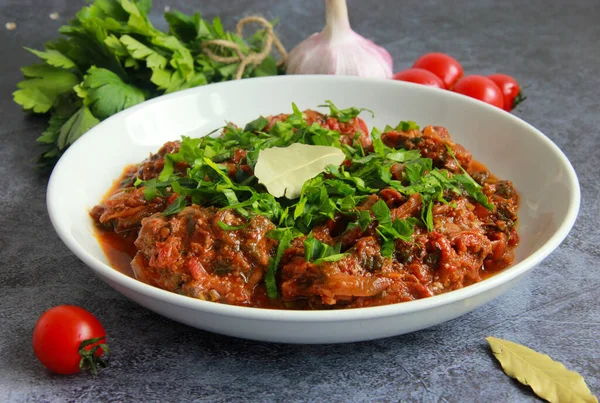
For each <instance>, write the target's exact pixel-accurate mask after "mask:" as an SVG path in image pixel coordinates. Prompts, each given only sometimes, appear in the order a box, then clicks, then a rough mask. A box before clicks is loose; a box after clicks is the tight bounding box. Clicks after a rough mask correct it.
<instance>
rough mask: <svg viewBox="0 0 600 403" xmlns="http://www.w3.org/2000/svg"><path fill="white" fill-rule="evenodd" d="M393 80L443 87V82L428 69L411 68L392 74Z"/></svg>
mask: <svg viewBox="0 0 600 403" xmlns="http://www.w3.org/2000/svg"><path fill="white" fill-rule="evenodd" d="M393 78H394V80H400V81H408V82H411V83H417V84H423V85H427V86H430V87H436V88H441V89H445V88H446V86H445V85H444V82H443V81H442V80H441V79H440V78H439V77H438V76H436V75H435V74H433V73H432V72H431V71H429V70H425V69H417V68H414V67H413V68H411V69H406V70H403V71H400V72H398V73H396V74H394V77H393Z"/></svg>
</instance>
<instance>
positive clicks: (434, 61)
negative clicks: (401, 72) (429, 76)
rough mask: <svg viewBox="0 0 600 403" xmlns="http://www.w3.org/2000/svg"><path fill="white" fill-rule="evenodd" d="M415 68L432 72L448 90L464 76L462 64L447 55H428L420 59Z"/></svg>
mask: <svg viewBox="0 0 600 403" xmlns="http://www.w3.org/2000/svg"><path fill="white" fill-rule="evenodd" d="M413 67H415V68H419V69H425V70H428V71H431V72H432V73H433V74H435V75H436V76H438V77H439V78H440V79H441V80H442V82H443V83H444V87H445V88H446V89H448V90H450V89H452V88H453V87H454V84H456V82H457V81H458V80H459V79H460V78H461V77H462V76H463V68H462V66H461V65H460V63H459V62H458V61H457V60H456V59H455V58H453V57H452V56H449V55H447V54H445V53H427V54H425V55H423V56H421V57H419V58H418V59H417V61H416V62H415V64H413Z"/></svg>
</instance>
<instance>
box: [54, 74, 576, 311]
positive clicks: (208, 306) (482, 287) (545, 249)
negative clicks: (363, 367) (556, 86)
mask: <svg viewBox="0 0 600 403" xmlns="http://www.w3.org/2000/svg"><path fill="white" fill-rule="evenodd" d="M249 81H252V82H256V81H264V82H267V81H269V82H270V81H310V82H315V81H316V82H318V81H328V82H329V81H340V82H347V83H349V84H352V83H358V82H361V83H369V85H383V86H397V87H398V88H401V87H410V88H412V89H413V90H417V91H422V92H424V93H432V94H433V93H435V94H436V96H442V97H454V98H455V99H456V101H457V102H463V103H465V104H467V105H469V104H470V105H472V106H473V107H475V108H482V109H487V110H488V111H490V112H492V113H495V114H504V115H503V117H504V118H505V119H510V120H512V121H513V122H514V123H516V124H518V125H520V126H522V127H523V129H525V130H527V131H530V132H531V134H532V135H534V136H536V137H538V139H539V140H540V141H542V142H544V143H546V145H547V146H548V147H549V148H550V150H551V151H552V152H553V153H554V155H555V156H556V157H557V158H558V159H559V160H560V161H562V163H563V166H564V168H565V172H566V178H567V181H568V183H569V185H570V188H571V192H570V194H569V207H568V211H567V214H566V215H565V216H564V219H563V220H562V222H561V223H560V226H559V227H558V230H557V231H556V232H555V233H554V235H552V236H551V237H550V239H548V241H547V242H545V243H544V244H543V245H542V246H540V247H539V248H538V249H537V250H536V251H535V252H534V253H532V254H531V255H529V256H528V257H526V258H525V259H524V260H523V261H522V262H519V263H518V264H516V265H514V266H511V267H509V268H507V269H505V270H504V271H502V272H501V273H498V274H496V275H494V276H492V277H490V278H488V279H486V280H484V281H481V282H479V283H476V284H472V285H470V286H468V287H464V288H461V289H459V290H454V291H450V292H448V293H445V294H440V295H436V296H433V297H429V298H423V299H418V300H414V301H408V302H400V303H396V304H389V305H381V306H374V307H365V308H351V309H335V310H311V311H299V310H282V309H267V308H255V307H245V306H235V305H227V304H223V303H217V302H210V301H202V300H198V299H195V298H191V297H187V296H184V295H180V294H176V293H173V292H170V291H166V290H163V289H160V288H157V287H153V286H151V285H148V284H146V283H143V282H141V281H139V280H137V279H135V278H132V277H130V276H127V275H126V274H123V273H121V272H119V271H118V270H116V269H114V268H113V267H111V266H110V265H108V264H106V263H104V262H102V261H100V260H99V259H96V258H95V257H93V256H92V255H91V254H89V253H88V252H87V251H86V250H85V249H84V248H83V247H82V246H81V245H79V243H78V242H77V241H75V239H74V237H73V236H72V235H71V233H70V232H69V230H68V228H65V226H63V225H61V223H60V222H58V219H57V217H56V215H55V214H54V212H55V211H58V210H59V209H60V203H58V202H59V200H60V194H59V193H58V192H57V191H56V190H55V189H56V187H57V182H58V179H59V178H60V176H61V172H62V171H63V170H64V169H66V168H67V167H68V164H69V160H70V156H71V155H75V154H76V153H77V152H78V150H79V149H80V148H85V146H86V142H87V141H88V140H87V139H89V138H90V137H91V136H94V135H95V133H96V132H99V131H100V130H101V129H102V127H103V126H104V124H106V122H107V121H109V120H114V119H120V118H124V117H125V116H127V115H128V114H132V113H135V112H136V111H137V110H138V109H142V108H146V107H147V106H148V105H151V104H154V103H160V102H165V101H168V100H170V99H173V98H177V97H182V96H186V95H188V94H190V93H192V92H202V91H205V89H206V88H210V89H211V90H215V89H216V88H218V87H220V86H231V85H244V84H248V83H249ZM46 198H47V207H48V213H49V216H50V220H51V222H52V225H53V226H54V229H55V231H56V232H57V234H58V235H59V237H60V238H61V240H62V241H63V242H64V243H65V245H66V246H67V247H68V248H69V249H70V250H71V251H72V252H73V253H74V254H75V255H76V256H77V257H78V258H79V259H80V260H82V261H83V262H84V263H85V264H86V265H87V266H88V267H90V268H91V269H92V270H94V271H95V272H96V273H98V274H99V275H100V276H101V277H105V278H107V279H109V280H110V281H112V282H115V283H117V284H120V285H121V286H123V287H125V288H128V289H131V290H132V291H134V292H136V293H138V294H142V295H144V296H147V297H151V298H155V299H158V300H161V301H163V302H166V303H169V304H173V305H177V306H181V307H184V308H187V309H192V310H198V311H204V312H207V313H212V314H217V315H222V316H228V317H235V318H244V319H257V320H265V321H277V322H340V321H353V320H363V319H374V318H383V317H388V316H396V315H402V314H406V313H413V312H418V311H426V310H429V309H433V308H437V307H440V306H443V305H447V304H451V303H454V302H458V301H461V300H466V299H468V298H471V297H474V296H476V295H479V294H482V293H484V292H487V291H489V290H492V289H494V288H496V287H499V286H501V285H502V284H504V283H507V282H509V281H510V280H512V279H515V278H517V277H519V276H521V275H523V274H525V273H526V272H528V271H529V270H531V269H532V268H533V267H535V266H536V265H537V264H539V263H540V262H541V261H542V260H543V259H545V258H546V257H547V256H548V255H549V254H550V253H552V252H553V251H554V250H555V249H556V248H557V247H558V246H559V245H560V244H561V243H562V242H563V240H564V239H565V238H566V237H567V235H568V234H569V232H570V230H571V228H572V227H573V225H574V224H575V221H576V219H577V215H578V213H579V207H580V202H581V193H580V187H579V180H578V178H577V174H576V172H575V169H574V168H573V166H572V165H571V163H570V161H569V159H568V158H567V157H566V156H565V154H564V153H563V152H562V151H561V150H560V148H559V147H558V146H557V145H556V144H555V143H554V142H553V141H552V140H550V139H549V138H548V137H546V135H544V134H543V133H542V132H541V131H539V130H538V129H536V128H535V127H533V126H532V125H530V124H529V123H527V122H525V121H524V120H522V119H520V118H518V117H516V116H514V115H513V114H511V113H509V112H506V111H504V110H501V109H499V108H497V107H495V106H492V105H489V104H486V103H484V102H481V101H478V100H476V99H473V98H469V97H467V96H464V95H461V94H457V93H454V92H451V91H443V90H439V89H437V88H431V87H426V86H422V85H419V84H413V83H407V82H401V81H395V80H388V79H377V78H362V77H350V76H327V75H286V76H271V77H259V78H249V79H244V80H241V81H228V82H222V83H216V84H209V85H205V86H202V87H195V88H190V89H187V90H183V91H179V92H176V93H173V94H167V95H162V96H160V97H157V98H153V99H151V100H148V101H145V102H143V103H141V104H138V105H136V106H133V107H131V108H129V109H126V110H124V111H121V112H119V113H118V114H116V115H114V116H111V117H110V118H108V119H106V120H105V121H103V122H101V123H100V124H98V125H96V126H95V127H93V128H92V129H91V130H90V131H89V132H88V133H86V135H85V136H83V137H82V138H80V139H79V140H77V142H76V143H75V144H73V145H72V146H71V147H69V149H68V150H67V151H66V152H65V153H64V154H63V156H62V157H61V159H60V160H59V161H58V163H57V164H56V166H55V167H54V170H53V172H52V175H51V176H50V180H49V182H48V189H47V193H46Z"/></svg>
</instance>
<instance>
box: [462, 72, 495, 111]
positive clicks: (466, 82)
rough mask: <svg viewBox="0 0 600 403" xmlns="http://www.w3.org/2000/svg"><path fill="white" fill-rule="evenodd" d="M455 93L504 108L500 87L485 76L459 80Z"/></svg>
mask: <svg viewBox="0 0 600 403" xmlns="http://www.w3.org/2000/svg"><path fill="white" fill-rule="evenodd" d="M454 91H455V92H458V93H459V94H463V95H466V96H469V97H471V98H475V99H478V100H480V101H483V102H487V103H488V104H491V105H494V106H497V107H498V108H500V109H503V108H504V95H503V94H502V91H501V90H500V88H498V86H497V85H496V84H495V83H494V82H493V81H492V80H490V79H489V78H487V77H483V76H467V77H464V78H461V79H460V80H458V82H457V83H456V85H455V86H454Z"/></svg>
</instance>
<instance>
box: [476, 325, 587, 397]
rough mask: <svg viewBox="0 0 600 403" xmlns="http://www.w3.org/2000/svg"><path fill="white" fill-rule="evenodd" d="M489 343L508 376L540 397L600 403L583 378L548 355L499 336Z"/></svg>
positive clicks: (489, 338) (492, 338)
mask: <svg viewBox="0 0 600 403" xmlns="http://www.w3.org/2000/svg"><path fill="white" fill-rule="evenodd" d="M486 340H487V341H488V343H489V344H490V347H491V348H492V352H493V353H494V356H495V357H496V358H497V359H498V361H500V365H502V369H503V370H504V372H505V373H506V375H508V376H510V377H511V378H515V379H516V380H518V381H519V382H521V383H522V384H523V385H529V386H530V387H531V389H533V391H534V392H535V394H536V395H538V396H539V397H541V398H543V399H546V400H548V401H549V402H556V403H567V402H568V403H576V402H581V403H598V399H597V398H596V397H595V396H594V395H592V392H591V391H590V389H589V388H588V386H587V384H586V383H585V380H584V379H583V377H582V376H581V375H579V374H578V373H577V372H573V371H569V370H568V369H567V368H565V366H564V365H562V364H561V363H560V362H558V361H554V360H553V359H552V358H550V357H549V356H547V355H546V354H542V353H538V352H537V351H534V350H532V349H530V348H528V347H525V346H522V345H520V344H517V343H513V342H511V341H508V340H503V339H498V338H496V337H486Z"/></svg>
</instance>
